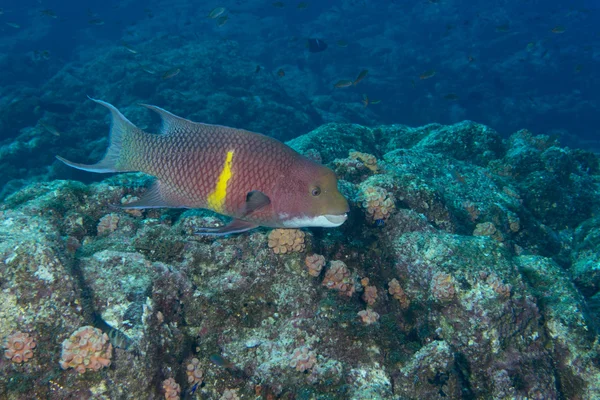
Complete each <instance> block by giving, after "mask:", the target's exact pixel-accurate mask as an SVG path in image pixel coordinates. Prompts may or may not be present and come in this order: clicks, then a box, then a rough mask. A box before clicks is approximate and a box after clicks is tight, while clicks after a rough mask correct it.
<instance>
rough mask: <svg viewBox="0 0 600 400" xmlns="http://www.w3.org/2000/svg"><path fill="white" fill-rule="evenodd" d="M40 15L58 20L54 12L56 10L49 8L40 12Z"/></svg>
mask: <svg viewBox="0 0 600 400" xmlns="http://www.w3.org/2000/svg"><path fill="white" fill-rule="evenodd" d="M40 13H41V14H42V15H43V16H45V17H50V18H58V17H57V16H56V13H55V12H54V10H51V9H49V8H47V9H45V10H42V11H40Z"/></svg>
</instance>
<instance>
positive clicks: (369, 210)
mask: <svg viewBox="0 0 600 400" xmlns="http://www.w3.org/2000/svg"><path fill="white" fill-rule="evenodd" d="M358 200H359V202H360V205H361V207H362V208H363V209H364V210H365V212H366V214H367V220H368V221H369V222H370V223H377V222H378V221H385V220H387V219H388V218H389V217H390V216H391V214H392V212H394V210H395V209H396V205H395V201H394V196H393V195H392V194H391V193H389V192H388V191H387V190H385V189H383V188H380V187H377V186H367V187H365V188H363V189H362V190H361V192H360V194H359V196H358Z"/></svg>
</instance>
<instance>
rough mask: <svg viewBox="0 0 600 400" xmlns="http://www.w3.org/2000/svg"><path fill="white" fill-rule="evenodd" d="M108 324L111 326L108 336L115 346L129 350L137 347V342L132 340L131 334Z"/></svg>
mask: <svg viewBox="0 0 600 400" xmlns="http://www.w3.org/2000/svg"><path fill="white" fill-rule="evenodd" d="M106 325H107V326H109V327H110V329H109V331H108V338H109V339H110V343H111V344H112V345H113V346H115V347H117V348H119V349H123V350H127V351H132V350H134V349H135V342H134V341H133V340H131V338H130V337H129V336H127V335H126V334H124V333H123V332H121V331H120V330H118V329H115V328H113V327H112V326H110V325H108V324H106Z"/></svg>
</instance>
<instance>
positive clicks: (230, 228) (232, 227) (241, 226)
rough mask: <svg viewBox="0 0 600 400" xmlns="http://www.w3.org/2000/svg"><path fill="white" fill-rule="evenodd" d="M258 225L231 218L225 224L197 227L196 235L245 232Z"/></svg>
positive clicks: (222, 234) (221, 234)
mask: <svg viewBox="0 0 600 400" xmlns="http://www.w3.org/2000/svg"><path fill="white" fill-rule="evenodd" d="M257 227H258V225H256V224H254V223H252V222H248V221H244V220H241V219H233V220H232V221H231V222H230V223H229V224H227V225H225V226H219V227H216V228H197V229H196V232H195V233H196V235H204V236H225V235H229V234H232V233H240V232H246V231H249V230H250V229H254V228H257Z"/></svg>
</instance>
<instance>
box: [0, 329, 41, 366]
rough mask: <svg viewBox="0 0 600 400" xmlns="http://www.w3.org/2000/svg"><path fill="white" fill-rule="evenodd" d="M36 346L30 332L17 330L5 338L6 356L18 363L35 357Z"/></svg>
mask: <svg viewBox="0 0 600 400" xmlns="http://www.w3.org/2000/svg"><path fill="white" fill-rule="evenodd" d="M35 346H36V343H35V341H34V340H33V338H32V337H31V336H29V333H24V332H15V333H13V334H12V335H10V336H8V337H7V338H6V339H4V349H5V350H4V357H6V358H8V359H9V360H11V361H12V362H14V363H17V364H20V363H22V362H24V361H25V362H27V361H29V360H30V359H31V358H32V357H33V349H35Z"/></svg>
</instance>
